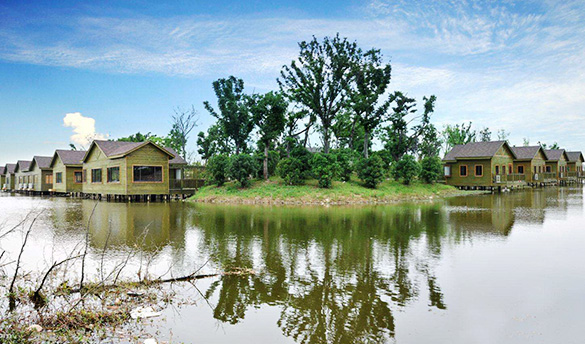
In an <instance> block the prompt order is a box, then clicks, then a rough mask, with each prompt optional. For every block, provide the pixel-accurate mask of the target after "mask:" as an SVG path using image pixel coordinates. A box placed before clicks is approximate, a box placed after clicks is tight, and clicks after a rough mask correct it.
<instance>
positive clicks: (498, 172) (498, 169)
mask: <svg viewBox="0 0 585 344" xmlns="http://www.w3.org/2000/svg"><path fill="white" fill-rule="evenodd" d="M498 174H500V166H498V165H496V175H498Z"/></svg>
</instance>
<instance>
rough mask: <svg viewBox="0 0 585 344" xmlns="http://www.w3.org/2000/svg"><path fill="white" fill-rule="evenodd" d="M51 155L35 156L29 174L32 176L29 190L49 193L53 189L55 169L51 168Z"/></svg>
mask: <svg viewBox="0 0 585 344" xmlns="http://www.w3.org/2000/svg"><path fill="white" fill-rule="evenodd" d="M51 160H52V158H51V157H50V156H35V157H33V159H32V161H31V163H30V167H29V176H30V177H31V178H32V181H31V182H30V183H32V187H31V188H30V189H29V191H33V192H35V193H47V192H49V191H50V190H51V189H53V170H52V169H51Z"/></svg>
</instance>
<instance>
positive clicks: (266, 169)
mask: <svg viewBox="0 0 585 344" xmlns="http://www.w3.org/2000/svg"><path fill="white" fill-rule="evenodd" d="M264 180H268V143H266V144H265V145H264Z"/></svg>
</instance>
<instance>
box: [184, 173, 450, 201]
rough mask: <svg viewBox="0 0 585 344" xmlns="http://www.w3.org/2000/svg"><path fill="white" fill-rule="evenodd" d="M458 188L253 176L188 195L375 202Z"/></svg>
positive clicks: (446, 192)
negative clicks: (244, 183)
mask: <svg viewBox="0 0 585 344" xmlns="http://www.w3.org/2000/svg"><path fill="white" fill-rule="evenodd" d="M460 194H461V191H459V190H458V189H456V188H454V187H452V186H448V185H444V184H423V183H420V182H414V183H413V184H411V185H408V186H407V185H403V184H401V183H399V182H396V181H393V180H386V181H384V182H382V183H381V184H379V185H378V187H377V188H376V189H369V188H365V187H364V186H363V185H362V183H361V182H358V181H355V180H351V181H349V182H345V183H344V182H340V181H334V182H333V185H332V187H331V188H328V189H324V188H319V187H318V185H317V181H316V180H308V181H307V182H306V183H305V185H296V186H289V185H285V184H284V182H283V181H282V179H280V178H279V177H272V178H270V179H269V180H268V181H264V180H254V181H251V185H250V186H249V187H248V188H241V187H240V186H239V184H238V183H236V182H229V183H226V184H225V185H223V186H221V187H218V186H216V185H210V186H206V187H203V188H201V189H200V190H198V191H197V193H196V194H195V195H194V196H193V197H191V198H190V200H191V201H195V202H209V203H244V204H252V203H257V204H376V203H391V202H398V201H409V200H425V199H433V198H438V197H448V196H457V195H460Z"/></svg>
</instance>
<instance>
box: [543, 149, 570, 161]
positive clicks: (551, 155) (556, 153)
mask: <svg viewBox="0 0 585 344" xmlns="http://www.w3.org/2000/svg"><path fill="white" fill-rule="evenodd" d="M544 153H545V154H546V158H547V159H548V160H552V161H557V160H560V159H561V156H562V155H563V154H565V150H564V149H545V150H544Z"/></svg>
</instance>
